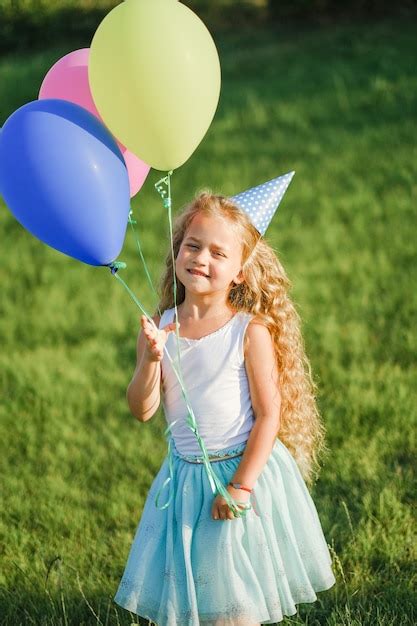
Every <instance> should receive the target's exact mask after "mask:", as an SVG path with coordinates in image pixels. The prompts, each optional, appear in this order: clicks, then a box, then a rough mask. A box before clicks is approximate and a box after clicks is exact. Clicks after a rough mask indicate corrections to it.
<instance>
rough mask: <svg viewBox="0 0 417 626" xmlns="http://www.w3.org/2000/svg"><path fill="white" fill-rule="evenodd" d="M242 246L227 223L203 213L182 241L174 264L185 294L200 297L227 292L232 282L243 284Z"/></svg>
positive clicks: (190, 226)
mask: <svg viewBox="0 0 417 626" xmlns="http://www.w3.org/2000/svg"><path fill="white" fill-rule="evenodd" d="M241 261H242V244H241V243H240V242H239V241H238V239H237V235H236V234H235V232H234V231H233V228H232V227H231V224H230V223H229V222H227V221H226V220H223V219H220V218H215V217H209V216H206V215H203V214H200V213H197V215H196V216H195V217H194V218H193V220H192V221H191V224H190V225H189V227H188V229H187V231H186V233H185V235H184V238H183V240H182V243H181V246H180V249H179V252H178V256H177V259H176V263H175V271H176V275H177V277H178V279H179V280H180V281H181V282H182V284H183V285H184V287H185V289H186V290H189V291H191V292H194V293H196V294H197V293H198V294H200V295H203V294H208V293H212V292H221V291H224V292H225V295H227V294H228V293H229V290H230V288H231V287H232V286H233V285H232V281H234V282H235V283H240V282H242V280H243V277H242V275H241V272H240V269H241Z"/></svg>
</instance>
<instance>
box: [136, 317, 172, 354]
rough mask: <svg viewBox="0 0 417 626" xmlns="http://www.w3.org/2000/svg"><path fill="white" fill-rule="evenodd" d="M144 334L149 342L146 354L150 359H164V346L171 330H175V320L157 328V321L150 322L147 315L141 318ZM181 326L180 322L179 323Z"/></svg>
mask: <svg viewBox="0 0 417 626" xmlns="http://www.w3.org/2000/svg"><path fill="white" fill-rule="evenodd" d="M140 323H141V325H142V329H143V334H144V335H145V337H146V340H147V344H146V350H145V355H146V358H148V359H149V360H150V361H162V358H163V356H164V346H165V343H166V340H167V339H168V335H169V333H170V332H172V331H173V330H175V328H176V325H175V322H172V323H171V324H167V325H166V326H165V327H164V328H161V329H159V328H156V326H155V323H154V322H153V321H152V322H150V321H149V320H148V318H147V317H146V315H142V317H141V318H140ZM178 326H179V324H178Z"/></svg>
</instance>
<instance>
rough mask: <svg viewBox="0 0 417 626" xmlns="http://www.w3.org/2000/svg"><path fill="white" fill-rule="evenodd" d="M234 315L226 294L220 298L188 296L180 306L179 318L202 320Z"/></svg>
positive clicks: (220, 295)
mask: <svg viewBox="0 0 417 626" xmlns="http://www.w3.org/2000/svg"><path fill="white" fill-rule="evenodd" d="M232 313H234V311H233V309H232V307H231V306H230V304H229V302H227V300H225V297H224V294H219V297H217V298H216V297H215V296H214V297H212V296H210V297H207V296H200V297H196V296H195V294H193V295H192V296H188V297H187V295H186V297H185V299H184V302H182V303H181V304H180V305H179V306H178V316H179V317H181V318H182V319H190V320H196V321H197V320H202V319H214V318H220V317H227V316H230V315H232Z"/></svg>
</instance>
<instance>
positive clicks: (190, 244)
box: [186, 243, 197, 248]
mask: <svg viewBox="0 0 417 626" xmlns="http://www.w3.org/2000/svg"><path fill="white" fill-rule="evenodd" d="M186 246H187V248H197V246H194V245H193V244H192V243H187V244H186Z"/></svg>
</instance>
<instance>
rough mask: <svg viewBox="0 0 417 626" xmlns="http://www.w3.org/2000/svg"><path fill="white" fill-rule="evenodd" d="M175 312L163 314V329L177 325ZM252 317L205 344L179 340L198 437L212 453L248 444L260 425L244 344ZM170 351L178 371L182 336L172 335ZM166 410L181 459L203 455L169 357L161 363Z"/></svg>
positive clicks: (235, 320) (239, 316) (243, 316)
mask: <svg viewBox="0 0 417 626" xmlns="http://www.w3.org/2000/svg"><path fill="white" fill-rule="evenodd" d="M174 316H175V309H174V308H172V309H167V310H166V311H164V312H163V314H162V316H161V319H160V322H159V328H163V327H164V326H166V325H167V324H170V323H171V322H173V321H174ZM252 318H253V315H252V314H250V313H246V312H244V311H239V312H238V313H236V314H235V315H234V316H233V317H232V318H231V319H230V320H229V321H228V322H227V323H226V324H225V325H224V326H222V327H221V328H219V329H218V330H216V331H214V332H212V333H210V334H209V335H205V336H204V337H201V338H200V339H187V338H185V337H180V338H179V346H180V355H181V371H182V374H183V381H184V387H185V389H186V391H187V395H188V399H189V402H190V404H191V406H192V408H193V411H194V415H195V418H196V422H197V427H198V432H199V434H200V435H201V437H202V439H203V441H204V443H205V446H206V449H207V451H208V452H216V451H218V450H221V449H223V448H231V447H233V446H237V445H238V444H240V443H243V442H245V441H247V439H248V437H249V434H250V431H251V430H252V427H253V423H254V421H255V417H254V413H253V408H252V403H251V398H250V392H249V381H248V378H247V374H246V369H245V363H244V354H243V342H244V335H245V331H246V328H247V326H248V324H249V322H250V320H251V319H252ZM165 345H166V349H167V351H168V353H169V356H170V357H171V359H172V361H173V363H174V366H175V367H176V369H178V365H177V364H178V349H177V336H176V333H175V331H174V332H171V333H169V335H168V339H167V342H166V344H165ZM161 376H162V406H163V408H164V412H165V418H166V421H167V424H172V422H174V421H175V420H177V419H178V420H179V421H178V422H177V423H176V424H175V425H174V426H173V427H172V431H171V433H172V437H173V439H174V442H175V446H176V448H177V450H178V452H180V453H181V454H198V455H201V449H200V447H199V445H198V441H197V437H196V436H195V434H194V433H193V432H192V431H191V430H190V428H189V426H187V424H186V417H187V408H186V404H185V402H184V398H183V395H182V392H181V387H180V385H179V383H178V380H177V376H176V374H175V372H174V371H173V368H172V365H171V363H170V361H169V359H168V357H167V355H166V354H165V352H164V356H163V359H162V361H161Z"/></svg>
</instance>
